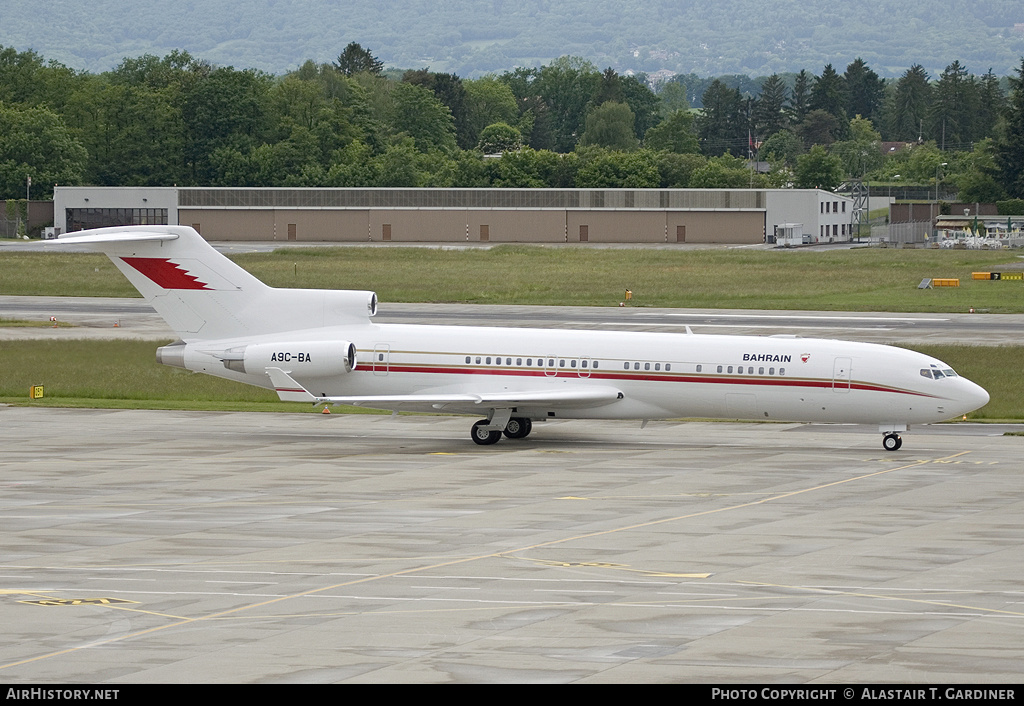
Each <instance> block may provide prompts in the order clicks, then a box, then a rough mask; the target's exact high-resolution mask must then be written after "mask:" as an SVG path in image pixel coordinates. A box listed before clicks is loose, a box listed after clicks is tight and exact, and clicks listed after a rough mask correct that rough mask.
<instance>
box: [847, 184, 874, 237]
mask: <svg viewBox="0 0 1024 706" xmlns="http://www.w3.org/2000/svg"><path fill="white" fill-rule="evenodd" d="M850 198H852V199H853V213H852V214H851V215H850V218H851V219H852V220H851V224H852V225H854V226H856V227H857V237H860V234H861V233H860V226H861V223H866V224H867V227H868V236H869V237H870V235H871V220H870V217H869V215H868V187H867V186H865V185H864V180H863V179H851V180H850Z"/></svg>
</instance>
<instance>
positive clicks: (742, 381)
mask: <svg viewBox="0 0 1024 706" xmlns="http://www.w3.org/2000/svg"><path fill="white" fill-rule="evenodd" d="M377 366H378V367H377V372H378V373H380V372H384V370H387V371H388V373H389V374H392V373H426V374H442V375H511V376H517V377H537V378H545V377H546V378H554V377H558V378H561V379H565V378H570V379H576V380H586V379H591V380H628V381H648V382H688V383H697V384H707V383H711V384H718V385H760V386H767V387H817V388H839V389H850V390H867V391H871V392H892V393H895V394H900V395H914V396H916V397H938V396H937V395H929V394H927V393H924V392H915V391H914V390H901V389H899V388H896V387H885V386H883V385H872V384H869V383H863V382H850V383H847V382H843V381H833V380H820V379H819V380H807V379H800V378H795V379H794V378H791V379H786V378H774V379H769V378H758V377H737V376H735V375H732V376H726V375H721V376H714V375H704V376H696V375H664V374H661V375H659V374H650V373H644V372H640V371H638V372H637V373H636V374H634V375H629V374H624V373H609V372H599V373H594V372H592V373H590V374H589V375H578V374H574V373H572V372H570V371H568V370H565V371H562V370H560V371H559V372H558V373H557V374H556V375H548V374H546V373H545V372H544V370H543V369H537V370H522V369H512V368H507V369H501V368H458V367H454V368H453V367H432V366H423V365H396V364H394V363H392V364H390V365H384V364H383V363H378V364H377ZM357 371H358V372H372V371H374V368H373V366H372V365H371V366H367V367H362V366H360V367H358V368H356V370H354V371H353V372H357Z"/></svg>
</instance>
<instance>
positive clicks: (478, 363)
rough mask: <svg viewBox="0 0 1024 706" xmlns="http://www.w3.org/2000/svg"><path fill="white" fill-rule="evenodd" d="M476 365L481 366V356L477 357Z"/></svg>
mask: <svg viewBox="0 0 1024 706" xmlns="http://www.w3.org/2000/svg"><path fill="white" fill-rule="evenodd" d="M476 364H477V365H480V356H477V357H476Z"/></svg>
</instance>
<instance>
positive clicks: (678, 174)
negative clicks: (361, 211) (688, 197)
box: [654, 152, 708, 189]
mask: <svg viewBox="0 0 1024 706" xmlns="http://www.w3.org/2000/svg"><path fill="white" fill-rule="evenodd" d="M654 161H655V164H656V165H657V167H658V174H659V175H660V177H661V183H660V184H659V186H660V187H661V188H663V189H686V188H689V187H690V186H691V184H690V182H691V179H692V177H693V173H694V172H695V171H696V170H698V169H700V168H701V167H703V166H704V165H705V164H707V161H708V160H707V159H706V158H705V157H704V156H703V155H701V154H696V153H695V154H678V153H676V152H658V153H657V155H655V158H654Z"/></svg>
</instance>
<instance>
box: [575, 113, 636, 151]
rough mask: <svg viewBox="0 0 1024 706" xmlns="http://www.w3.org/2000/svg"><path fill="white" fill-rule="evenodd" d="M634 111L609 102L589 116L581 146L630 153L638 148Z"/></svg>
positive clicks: (581, 138)
mask: <svg viewBox="0 0 1024 706" xmlns="http://www.w3.org/2000/svg"><path fill="white" fill-rule="evenodd" d="M633 120H634V117H633V111H632V110H630V109H629V106H628V105H626V104H625V103H614V102H612V101H608V102H607V103H604V104H602V105H600V106H598V107H597V108H595V109H594V110H592V111H591V112H590V114H589V115H587V122H586V126H587V127H586V130H585V131H584V132H583V135H582V136H581V137H580V144H581V145H596V146H598V147H606V148H608V149H611V150H618V151H624V152H628V151H631V150H635V149H636V148H637V146H638V142H637V139H636V136H635V135H634V132H633Z"/></svg>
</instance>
